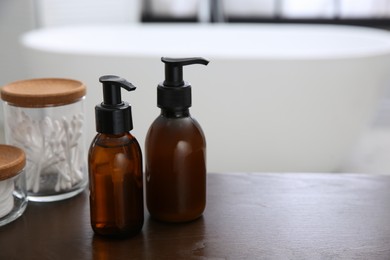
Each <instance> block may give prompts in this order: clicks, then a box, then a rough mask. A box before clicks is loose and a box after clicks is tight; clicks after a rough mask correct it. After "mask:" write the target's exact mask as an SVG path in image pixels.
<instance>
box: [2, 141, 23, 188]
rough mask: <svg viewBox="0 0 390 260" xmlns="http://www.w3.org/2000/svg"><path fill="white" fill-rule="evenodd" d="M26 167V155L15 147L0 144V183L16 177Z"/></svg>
mask: <svg viewBox="0 0 390 260" xmlns="http://www.w3.org/2000/svg"><path fill="white" fill-rule="evenodd" d="M25 165H26V155H25V154H24V152H23V150H22V149H19V148H17V147H15V146H10V145H5V144H0V181H2V180H5V179H9V178H11V177H14V176H16V175H17V174H18V173H19V172H20V171H21V170H22V169H23V168H24V166H25Z"/></svg>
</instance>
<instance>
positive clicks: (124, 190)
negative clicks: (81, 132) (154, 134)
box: [88, 75, 144, 237]
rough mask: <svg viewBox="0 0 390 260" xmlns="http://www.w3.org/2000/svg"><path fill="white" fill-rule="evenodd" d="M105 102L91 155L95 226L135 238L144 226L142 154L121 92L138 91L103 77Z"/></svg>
mask: <svg viewBox="0 0 390 260" xmlns="http://www.w3.org/2000/svg"><path fill="white" fill-rule="evenodd" d="M99 81H100V82H101V83H103V96H104V102H103V103H101V104H99V105H97V106H96V107H95V115H96V131H97V132H98V134H97V135H96V137H95V138H94V140H93V141H92V144H91V146H90V149H89V155H88V168H89V188H90V212H91V225H92V229H93V230H94V232H95V233H97V234H100V235H106V236H117V237H123V236H132V235H135V234H137V233H138V232H139V231H140V230H141V228H142V226H143V222H144V208H143V176H142V154H141V149H140V146H139V144H138V142H137V140H136V139H135V137H134V136H132V135H131V134H130V132H129V131H130V130H132V129H133V123H132V116H131V106H130V105H129V104H128V103H127V102H123V101H122V98H121V88H124V89H126V90H128V91H132V90H135V87H134V86H133V85H132V84H131V83H130V82H128V81H126V80H125V79H123V78H120V77H117V76H111V75H107V76H102V77H100V79H99Z"/></svg>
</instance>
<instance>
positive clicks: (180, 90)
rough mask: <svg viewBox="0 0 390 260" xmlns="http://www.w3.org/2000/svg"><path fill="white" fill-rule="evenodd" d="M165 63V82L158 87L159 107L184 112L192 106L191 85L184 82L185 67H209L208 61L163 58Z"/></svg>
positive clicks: (195, 58)
mask: <svg viewBox="0 0 390 260" xmlns="http://www.w3.org/2000/svg"><path fill="white" fill-rule="evenodd" d="M161 61H162V62H164V63H165V80H164V82H162V83H160V84H159V85H158V87H157V106H158V107H160V108H162V109H170V110H182V109H187V108H189V107H190V106H191V85H190V84H189V83H188V82H185V81H184V80H183V66H186V65H192V64H203V65H207V64H208V63H209V61H208V60H206V59H204V58H200V57H194V58H167V57H162V58H161Z"/></svg>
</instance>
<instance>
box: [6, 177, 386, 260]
mask: <svg viewBox="0 0 390 260" xmlns="http://www.w3.org/2000/svg"><path fill="white" fill-rule="evenodd" d="M0 259H2V260H3V259H102V260H103V259H390V176H378V175H359V174H295V173H294V174H293V173H284V174H275V173H272V174H245V173H241V174H208V197H207V207H206V211H205V214H204V216H203V217H202V218H200V219H198V220H196V221H193V222H190V223H186V224H179V225H177V224H176V225H175V224H164V223H159V222H156V221H153V220H152V219H150V218H149V216H148V215H147V214H146V218H145V224H144V227H143V230H142V232H141V233H140V234H139V235H137V236H136V237H133V238H129V239H124V240H113V239H105V238H102V237H98V236H95V235H94V234H93V232H92V230H91V228H90V225H89V205H88V194H87V192H84V193H82V194H81V195H79V196H77V197H74V198H72V199H69V200H65V201H61V202H53V203H42V204H37V203H30V204H29V206H28V207H27V210H26V212H25V214H24V215H23V216H22V217H20V218H19V219H17V220H16V221H14V222H12V223H10V224H8V225H6V226H3V227H0Z"/></svg>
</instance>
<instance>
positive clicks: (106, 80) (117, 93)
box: [99, 75, 136, 106]
mask: <svg viewBox="0 0 390 260" xmlns="http://www.w3.org/2000/svg"><path fill="white" fill-rule="evenodd" d="M99 81H100V82H101V83H103V103H102V105H103V106H117V105H121V104H123V102H122V97H121V88H124V89H126V90H127V91H133V90H135V89H136V87H135V86H134V85H133V84H131V83H130V82H128V81H127V80H125V79H124V78H121V77H118V76H114V75H105V76H101V77H100V78H99Z"/></svg>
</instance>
